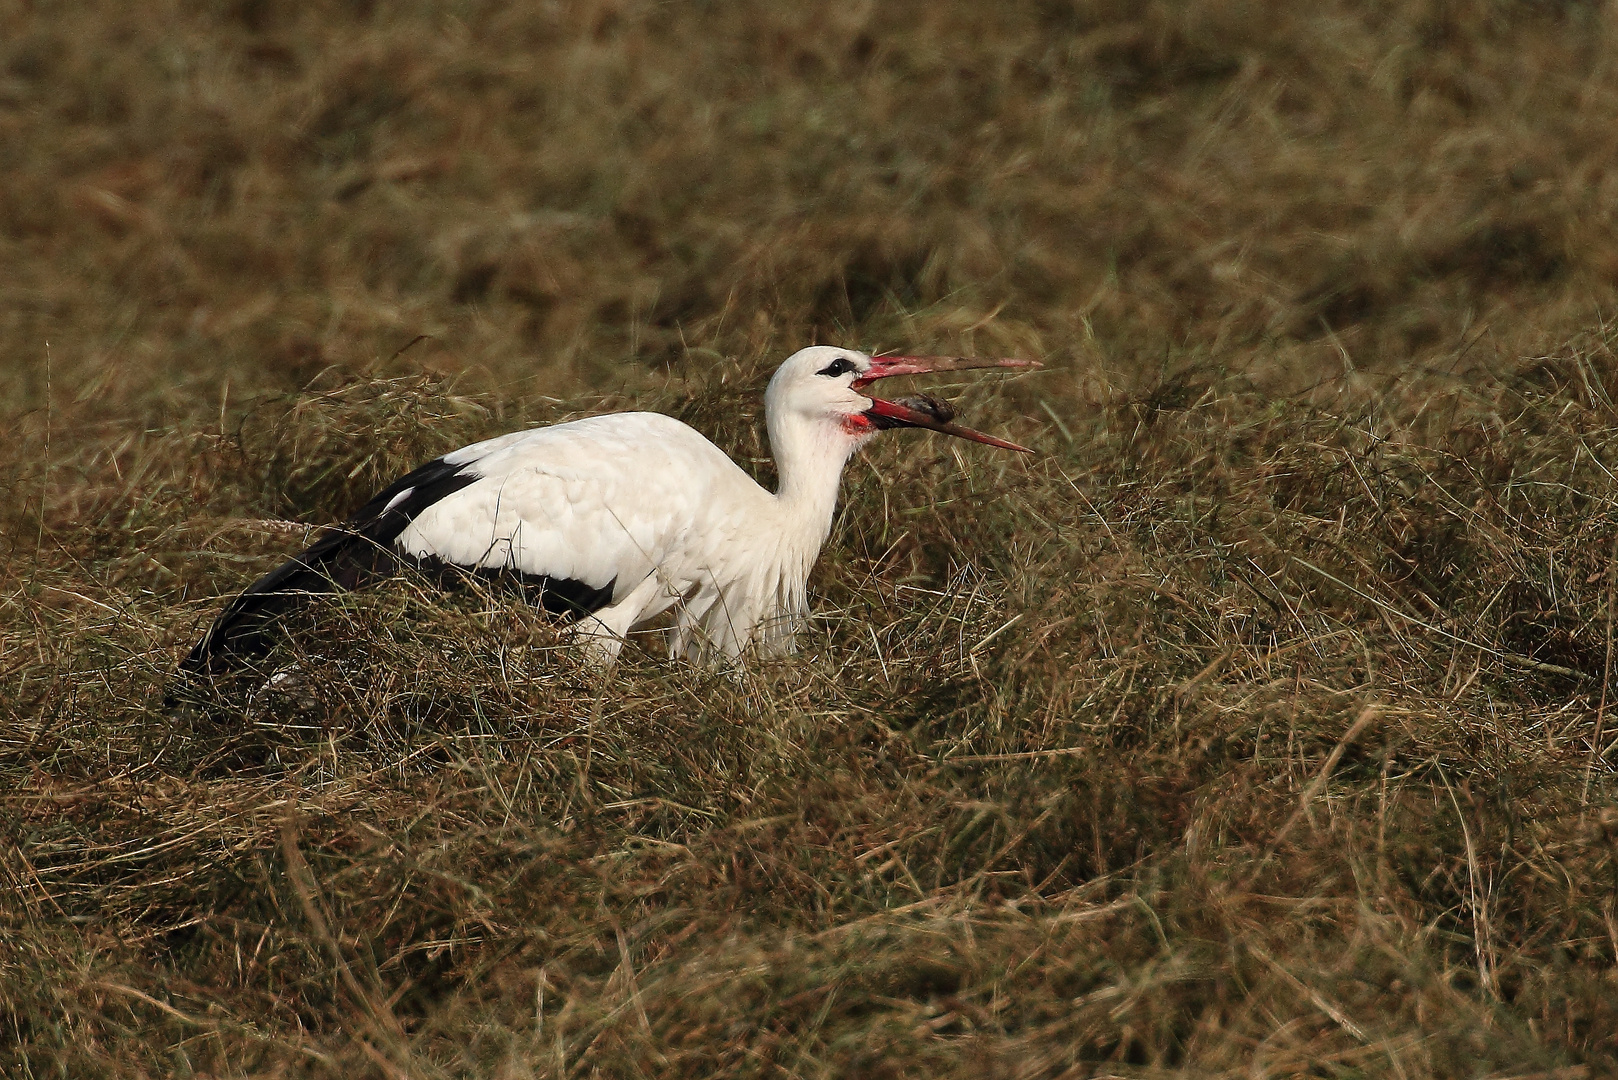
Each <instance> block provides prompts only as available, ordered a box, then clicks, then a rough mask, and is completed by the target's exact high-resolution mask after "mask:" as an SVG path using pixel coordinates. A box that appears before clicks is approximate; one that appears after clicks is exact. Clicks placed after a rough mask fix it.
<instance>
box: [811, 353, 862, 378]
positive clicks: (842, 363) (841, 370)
mask: <svg viewBox="0 0 1618 1080" xmlns="http://www.w3.org/2000/svg"><path fill="white" fill-rule="evenodd" d="M856 370H858V369H857V368H855V367H854V361H852V360H850V359H849V358H848V357H846V356H839V357H838V358H837V359H835V360H833V361H832V362H831V363H829V364H827V365H826V366H825V367H823V368H821V369H820V371H819V372H818V374H821V375H830V376H831V377H832V378H834V379H835V378H836V377H837V376H839V375H846V374H848V373H849V372H850V371H856Z"/></svg>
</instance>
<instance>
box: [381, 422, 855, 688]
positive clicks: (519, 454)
mask: <svg viewBox="0 0 1618 1080" xmlns="http://www.w3.org/2000/svg"><path fill="white" fill-rule="evenodd" d="M443 460H444V461H445V462H446V463H447V464H450V465H457V466H460V467H461V471H462V472H464V473H467V474H470V475H475V476H476V477H478V479H477V480H476V481H475V482H473V483H471V484H469V485H467V486H466V487H463V488H461V489H460V490H458V491H456V492H454V493H452V494H450V495H448V496H446V497H445V498H443V499H440V500H439V501H438V502H435V503H433V504H432V505H431V506H428V507H427V508H426V509H425V510H423V511H422V512H421V513H420V514H419V515H418V516H417V517H416V518H415V519H414V520H413V521H411V523H410V524H409V525H408V526H407V527H406V528H405V530H404V532H402V533H401V534H400V535H399V538H398V540H396V541H395V545H396V546H397V547H398V548H399V550H400V551H402V552H403V553H405V554H407V555H410V556H412V557H415V558H423V557H436V558H439V559H442V560H444V561H445V562H449V563H454V564H456V565H458V566H464V567H473V568H487V569H514V570H518V571H521V572H523V573H525V574H532V575H547V576H550V577H556V578H568V579H572V580H574V581H578V582H582V583H583V584H585V585H587V586H589V587H590V588H592V589H602V588H606V587H607V586H608V585H612V586H613V590H612V598H611V603H610V605H609V606H608V607H606V608H603V609H602V610H600V611H597V612H595V613H594V614H593V615H591V616H589V617H588V618H586V619H585V620H584V621H583V622H582V623H581V625H580V628H579V630H580V633H581V634H583V635H585V636H587V637H588V638H589V639H590V641H589V644H590V647H591V649H592V651H593V652H594V653H595V654H596V657H597V658H598V659H602V660H610V659H611V658H612V657H613V656H615V655H616V654H617V651H618V648H619V646H620V644H621V642H622V638H623V635H624V634H626V633H627V632H628V631H629V630H631V629H633V628H634V627H636V626H638V625H640V624H642V623H644V622H646V621H648V620H650V619H652V618H654V617H656V616H657V615H660V614H662V613H663V612H664V611H667V610H668V609H669V608H670V607H673V606H676V605H678V609H679V610H678V611H677V612H676V619H675V625H674V628H673V630H672V632H671V635H670V641H669V651H670V653H671V655H682V654H683V655H685V656H687V657H689V658H691V659H693V660H703V659H708V658H711V657H712V656H714V655H715V654H722V655H724V656H725V657H728V658H731V659H735V658H738V657H739V656H740V655H741V654H742V653H743V652H744V651H745V650H746V649H747V648H748V647H749V646H755V647H758V648H759V649H760V650H761V651H765V652H770V653H778V652H782V651H787V650H789V649H790V648H791V644H792V637H793V633H794V632H795V630H796V629H797V625H798V623H799V622H801V620H802V618H803V616H804V615H805V614H806V612H807V598H806V590H805V586H806V582H807V579H808V576H809V570H810V568H811V566H813V564H814V560H815V557H816V555H818V554H819V551H820V546H821V543H822V542H823V541H824V540H825V537H826V533H827V531H828V530H829V528H830V525H831V514H832V511H833V510H834V509H835V497H836V494H835V484H834V485H833V487H832V492H831V495H832V497H831V500H830V501H829V502H827V503H826V504H825V505H823V506H819V507H814V508H813V509H815V510H820V511H822V512H820V513H813V514H810V515H805V514H804V513H802V512H801V511H802V510H804V509H809V508H808V507H802V506H800V505H798V504H797V503H795V502H794V501H793V500H790V499H782V498H781V497H778V496H776V495H772V494H770V493H769V492H767V491H765V490H764V489H763V488H761V487H759V486H758V484H756V483H754V482H753V480H752V478H750V477H749V476H748V475H747V474H746V473H744V472H743V471H742V470H741V469H740V468H739V467H737V465H736V464H735V463H734V462H732V461H731V460H730V458H728V457H726V456H725V454H724V453H723V452H722V451H721V450H720V449H719V448H718V447H716V446H715V445H714V444H713V443H711V442H709V441H708V440H707V439H705V438H703V437H702V436H701V435H699V434H698V433H697V432H696V431H694V430H692V429H691V428H689V427H687V426H686V425H685V424H683V423H681V422H680V421H678V420H676V419H674V418H673V417H671V416H664V415H663V414H661V413H645V412H634V413H613V414H610V415H606V416H593V417H589V418H587V419H584V420H575V421H572V422H571V423H566V424H557V425H555V426H553V427H544V428H535V429H532V430H529V431H518V432H513V433H512V434H510V435H502V436H500V437H499V438H495V439H490V440H488V441H486V442H481V443H474V444H473V445H471V446H467V447H463V448H462V449H460V450H456V451H455V452H453V453H450V454H446V455H445V456H444V459H443ZM837 464H838V466H839V467H840V466H841V462H838V463H837ZM839 471H840V468H839ZM401 497H402V496H401ZM794 511H800V512H794Z"/></svg>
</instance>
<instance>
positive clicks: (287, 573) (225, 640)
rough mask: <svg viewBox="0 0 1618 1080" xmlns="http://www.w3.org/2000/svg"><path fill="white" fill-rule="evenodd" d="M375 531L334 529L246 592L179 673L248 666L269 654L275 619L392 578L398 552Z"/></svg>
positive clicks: (182, 663) (208, 673) (219, 671)
mask: <svg viewBox="0 0 1618 1080" xmlns="http://www.w3.org/2000/svg"><path fill="white" fill-rule="evenodd" d="M370 531H371V530H359V531H355V530H352V529H331V530H329V531H328V532H327V533H326V534H325V535H324V536H322V537H321V538H320V539H319V540H316V541H315V543H314V544H312V545H311V546H310V547H309V549H308V550H307V551H304V552H303V553H302V554H300V555H297V556H294V557H293V558H291V559H289V560H288V561H286V562H284V563H282V564H281V565H280V566H278V567H276V568H275V569H274V570H271V571H270V572H269V573H268V574H265V575H264V576H263V577H261V578H259V579H258V580H257V581H255V582H253V584H251V585H249V586H248V587H247V588H246V589H244V590H243V591H242V593H241V595H239V596H237V597H236V598H235V599H234V600H232V601H231V602H230V603H229V604H227V605H225V609H224V610H223V611H221V612H220V613H219V616H218V617H217V618H216V619H214V622H213V625H212V626H211V627H209V628H208V633H207V634H206V635H204V637H203V639H202V640H201V641H199V642H197V644H196V646H195V647H194V648H192V650H191V652H190V653H188V654H187V655H186V658H185V659H184V660H182V661H180V671H181V672H182V673H183V674H185V675H188V676H192V677H208V676H214V675H219V674H222V673H224V672H226V671H229V670H232V669H235V668H238V667H242V666H246V665H249V664H251V663H252V662H253V661H254V660H257V659H259V658H261V657H263V656H264V655H265V654H266V653H268V652H269V651H270V647H271V645H272V644H273V642H274V637H273V635H272V633H271V630H272V628H273V626H274V623H275V621H276V619H278V618H279V617H280V616H282V615H284V614H286V613H287V612H289V611H291V610H293V609H294V608H296V607H298V606H299V605H300V604H301V603H302V602H303V601H304V599H305V598H307V597H309V596H313V595H318V594H320V593H331V592H344V591H347V590H349V589H357V588H360V587H361V586H363V585H366V584H368V583H369V582H371V581H373V580H375V579H377V578H380V577H384V576H386V575H388V574H390V573H392V572H393V570H394V569H395V567H396V565H397V560H396V559H395V557H394V555H393V552H392V551H391V550H390V548H389V546H388V545H386V544H379V543H378V542H377V541H376V539H375V538H374V537H373V536H370V535H367V533H368V532H370Z"/></svg>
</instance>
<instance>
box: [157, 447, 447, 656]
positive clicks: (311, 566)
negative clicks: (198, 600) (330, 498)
mask: <svg viewBox="0 0 1618 1080" xmlns="http://www.w3.org/2000/svg"><path fill="white" fill-rule="evenodd" d="M476 480H477V475H476V474H475V473H471V472H469V471H467V470H466V469H465V468H464V467H463V466H460V465H451V464H450V463H449V462H447V461H445V460H444V459H443V458H438V459H437V460H434V461H429V462H428V463H427V464H425V465H423V466H421V468H419V469H415V470H413V471H412V472H410V473H408V474H406V475H405V476H401V477H400V478H399V479H398V480H395V481H394V482H393V483H392V484H389V485H388V486H387V487H386V488H384V489H383V490H382V491H379V492H377V494H376V496H375V497H373V498H372V499H371V501H370V502H368V503H366V504H365V505H364V506H362V507H361V508H360V510H359V513H357V514H355V515H354V516H353V517H352V518H350V519H349V521H348V524H346V525H344V526H342V527H340V528H334V529H328V530H327V531H326V532H325V533H324V534H323V535H322V536H321V537H320V539H318V540H316V541H315V542H314V543H313V544H312V545H310V547H309V549H308V550H307V551H305V552H304V553H303V554H301V555H298V556H296V557H294V558H292V559H290V560H288V561H287V562H285V563H282V564H281V565H280V566H278V567H276V568H275V569H274V570H271V571H270V572H269V573H268V574H265V575H264V576H263V577H261V578H259V579H258V580H257V581H255V582H253V584H251V585H249V586H248V587H247V588H246V589H245V590H244V591H243V592H242V594H241V595H240V596H238V597H236V599H234V600H232V601H231V602H230V603H229V604H227V605H225V609H224V610H223V611H221V612H220V613H219V617H218V618H216V619H215V620H214V623H213V625H212V626H211V627H209V628H208V633H207V634H206V635H205V636H204V637H203V639H202V640H201V641H199V642H197V644H196V647H195V648H193V649H192V650H191V652H190V653H189V654H188V655H187V656H186V658H185V659H184V660H182V661H181V662H180V672H181V674H182V675H184V676H187V677H191V678H198V677H212V676H216V675H221V674H224V673H226V672H228V671H231V670H233V669H236V668H239V667H243V666H246V665H248V664H251V663H252V662H253V661H254V660H257V659H259V658H260V657H262V656H264V655H265V654H266V653H268V652H269V650H270V646H271V645H272V644H273V643H274V638H273V635H272V634H271V632H270V631H271V629H272V627H273V625H274V623H275V620H276V619H277V618H278V617H279V616H281V615H284V614H286V613H287V612H288V611H290V610H292V609H294V608H296V607H297V606H298V605H299V604H300V603H302V601H303V600H304V599H305V598H306V597H309V596H311V595H316V594H319V593H331V592H344V591H347V590H349V589H357V588H360V587H361V586H363V585H366V584H369V583H370V582H372V581H375V580H377V579H378V578H381V577H385V576H387V575H389V574H391V573H393V572H394V571H395V570H396V569H397V568H398V558H397V556H396V555H395V553H394V547H393V542H394V541H395V540H396V539H398V537H399V534H400V533H402V532H404V530H405V528H406V527H407V526H408V525H409V524H410V522H411V521H412V520H413V519H414V518H415V517H416V515H417V514H419V513H421V512H422V511H423V510H425V509H426V508H427V507H429V506H431V505H432V504H433V503H435V502H437V501H438V500H440V499H442V498H444V497H445V496H447V495H451V494H453V493H454V492H456V491H459V490H460V489H461V488H463V487H466V486H467V485H468V484H471V483H473V482H475V481H476Z"/></svg>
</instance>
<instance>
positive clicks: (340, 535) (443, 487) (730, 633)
mask: <svg viewBox="0 0 1618 1080" xmlns="http://www.w3.org/2000/svg"><path fill="white" fill-rule="evenodd" d="M1038 366H1039V365H1038V363H1037V362H1035V361H1030V360H968V359H960V358H954V357H931V356H886V357H873V356H868V355H866V354H865V353H862V352H856V351H854V350H852V349H838V348H831V347H827V346H814V347H811V348H807V349H803V350H801V351H799V352H797V353H794V354H793V355H792V356H791V357H789V358H788V359H787V360H786V362H785V363H783V364H782V365H781V367H780V368H779V369H778V370H777V371H776V373H775V375H774V377H773V378H771V379H770V385H769V389H768V390H766V392H765V394H764V409H765V417H766V426H767V429H768V433H769V439H770V448H771V450H772V451H773V453H774V455H775V463H776V468H777V471H778V473H779V476H780V484H779V488H778V490H777V491H776V492H775V493H774V494H771V493H770V492H768V491H765V490H764V489H763V488H761V487H760V486H759V485H758V484H756V483H754V482H753V480H752V479H751V478H750V477H749V476H748V475H747V474H746V473H745V472H743V471H742V470H741V469H740V468H739V467H738V466H737V465H736V464H735V463H734V462H733V461H731V460H730V458H728V457H726V456H725V454H724V452H723V451H721V450H720V449H719V448H718V447H716V446H715V445H714V444H713V443H711V442H709V441H708V440H707V439H705V438H703V437H702V436H701V435H699V434H698V433H697V432H696V431H694V430H692V429H691V428H689V427H687V426H686V425H685V424H682V423H681V422H680V421H678V420H676V419H674V418H673V417H671V416H664V415H662V414H661V413H650V412H626V413H610V414H608V415H604V416H592V417H588V418H586V419H583V420H574V421H570V422H568V423H564V424H555V425H552V426H550V427H540V428H531V429H529V430H527V431H516V432H512V433H511V434H509V435H502V436H500V437H499V438H495V439H489V440H487V441H485V442H480V443H474V444H472V445H471V446H466V447H463V448H461V449H459V450H456V451H454V452H452V453H448V454H445V455H444V456H443V457H441V458H438V459H437V460H435V461H430V462H428V463H427V464H426V465H423V466H422V467H421V468H419V469H416V470H415V471H414V472H411V473H409V474H408V475H406V476H403V477H401V478H400V479H399V480H397V481H395V482H394V483H393V484H391V485H389V486H388V487H387V488H385V489H384V490H383V491H382V492H380V493H379V494H378V495H377V496H376V497H375V498H373V499H372V500H371V501H370V502H368V503H366V504H365V506H363V507H362V508H361V509H360V511H359V512H358V513H357V514H355V515H354V516H353V517H352V518H350V519H349V520H348V522H347V523H346V524H344V525H342V526H340V527H334V528H331V529H328V530H326V532H325V533H324V534H323V535H322V536H321V537H319V538H318V539H317V540H316V541H315V543H314V544H313V545H312V546H311V547H310V548H309V549H308V550H307V551H305V552H303V553H302V554H301V555H298V556H296V557H295V558H293V559H291V560H290V561H288V562H287V563H285V564H283V565H282V566H280V567H279V568H278V569H276V570H273V571H271V572H270V573H268V574H266V575H265V576H264V577H262V578H260V579H259V580H258V581H256V582H254V583H253V584H252V585H250V586H249V587H248V588H247V589H246V590H245V591H244V592H243V593H242V594H241V595H239V596H237V597H236V598H235V599H234V600H232V601H231V602H230V603H229V604H228V605H227V606H226V607H225V609H224V610H223V611H222V612H221V613H220V614H219V617H218V618H217V619H216V620H215V621H214V623H213V626H212V627H211V628H210V629H209V630H208V633H207V635H206V636H205V637H204V638H203V639H202V640H201V641H200V642H199V643H198V644H197V646H196V647H195V648H193V649H192V650H191V652H190V654H189V655H188V656H187V657H186V658H185V660H184V661H183V662H182V664H181V668H182V670H183V671H184V672H186V673H187V674H188V675H191V676H206V675H213V674H219V673H222V672H224V671H227V670H229V669H231V668H232V667H235V666H237V665H239V664H241V663H242V662H243V661H245V660H249V659H251V658H253V657H256V656H258V655H261V654H262V653H263V652H265V651H266V650H267V648H268V646H269V639H268V636H267V634H266V630H267V628H268V625H267V624H268V623H269V622H270V620H272V619H273V618H274V617H275V616H276V615H278V614H279V613H280V612H282V611H283V610H285V609H286V608H287V607H289V606H291V605H292V604H294V603H296V602H297V601H298V599H299V598H301V597H305V596H307V595H309V594H311V593H322V592H332V591H335V590H341V589H352V588H356V587H358V586H360V585H362V584H365V583H367V582H369V581H373V580H376V579H378V578H380V577H382V576H386V575H387V574H389V573H391V572H393V571H394V570H395V569H396V568H397V567H399V566H400V565H406V566H410V565H414V566H417V567H422V568H428V567H436V568H458V569H460V570H462V571H470V572H474V573H494V574H502V575H503V574H509V573H513V572H514V573H515V574H516V575H518V576H520V578H521V580H522V581H524V582H525V583H526V584H527V585H528V587H529V588H528V592H529V594H530V595H532V596H534V597H535V598H536V600H537V601H538V602H539V603H540V604H541V605H542V606H544V607H545V608H546V609H548V610H551V611H555V612H559V613H562V614H565V615H568V616H571V617H573V618H575V619H576V620H577V621H576V623H575V625H574V628H573V634H574V635H575V637H576V638H577V639H578V640H579V643H580V644H581V645H583V646H584V652H585V655H586V657H587V658H588V659H590V660H591V661H592V662H594V663H596V664H599V665H602V666H607V665H610V664H611V663H612V662H613V661H614V660H616V658H617V656H618V651H619V649H620V648H621V647H622V645H623V642H624V637H625V635H626V634H628V633H629V631H631V630H633V629H634V628H636V627H637V626H640V625H642V624H644V623H646V622H647V621H649V620H651V619H652V618H654V617H656V616H657V615H660V614H662V613H663V612H665V611H667V610H668V609H670V608H674V609H675V614H674V625H673V627H672V629H671V630H670V631H669V636H668V644H669V655H670V656H680V655H684V656H686V657H687V658H689V659H691V660H693V661H698V662H702V661H707V660H713V659H717V658H719V657H725V658H728V659H729V660H731V661H736V660H739V659H741V658H742V656H743V655H744V654H745V653H747V652H748V651H749V650H756V651H757V653H758V654H760V655H764V656H773V655H779V654H781V653H785V652H790V651H791V649H792V645H793V638H794V635H795V633H796V631H797V629H798V627H799V625H800V624H801V623H802V621H803V619H804V616H805V615H806V614H807V612H808V603H807V596H806V592H805V586H806V583H807V580H808V577H809V570H810V567H812V566H813V565H814V562H815V558H816V556H817V555H818V554H819V553H820V546H821V544H823V543H824V542H825V540H826V536H827V534H828V533H829V532H830V531H831V523H832V514H833V511H834V510H835V509H836V505H837V488H838V482H839V480H840V478H841V476H842V471H843V465H844V464H845V463H846V462H847V461H848V458H849V456H850V455H851V454H852V453H853V452H854V451H855V450H856V449H858V448H859V447H860V446H862V445H864V444H865V443H866V442H868V441H869V440H870V439H871V438H872V437H873V436H875V435H876V434H877V432H879V431H881V430H883V429H885V428H892V427H921V428H930V429H932V430H934V431H941V432H944V433H946V434H949V435H956V436H959V437H961V438H965V439H973V440H975V441H977V442H981V443H988V444H989V445H990V446H999V447H1003V448H1005V449H1007V450H1018V451H1021V452H1023V453H1030V452H1031V451H1029V450H1028V449H1027V448H1026V447H1022V446H1018V445H1016V444H1015V443H1009V442H1005V441H1003V440H1001V439H996V438H994V437H993V436H990V435H985V434H983V433H982V432H978V431H973V430H971V429H969V428H964V427H960V426H958V425H956V424H954V423H951V419H952V417H953V414H952V412H951V411H950V409H949V407H948V406H946V405H944V404H943V403H942V402H939V401H936V400H935V399H932V398H927V397H921V398H916V399H909V400H906V401H897V402H895V401H884V400H882V399H880V398H872V397H866V396H864V395H862V394H860V393H858V392H857V391H858V390H859V389H860V388H861V387H864V386H867V385H868V384H870V383H872V382H875V381H876V380H877V379H885V378H889V377H891V376H894V375H918V374H923V373H925V372H932V371H956V370H961V369H966V368H987V367H1001V368H1030V367H1038Z"/></svg>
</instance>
